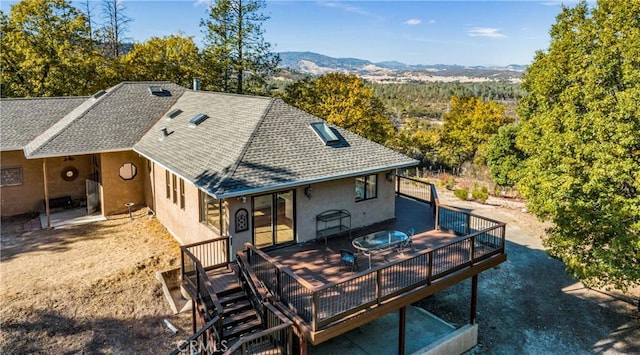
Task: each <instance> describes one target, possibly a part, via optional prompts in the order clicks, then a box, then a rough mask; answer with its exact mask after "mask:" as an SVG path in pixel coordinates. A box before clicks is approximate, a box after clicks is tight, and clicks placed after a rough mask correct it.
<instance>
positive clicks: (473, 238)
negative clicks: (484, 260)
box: [469, 235, 476, 266]
mask: <svg viewBox="0 0 640 355" xmlns="http://www.w3.org/2000/svg"><path fill="white" fill-rule="evenodd" d="M469 241H470V242H471V245H470V246H469V253H471V254H470V260H471V266H473V265H474V264H475V263H476V236H475V235H473V236H471V238H470V240H469Z"/></svg>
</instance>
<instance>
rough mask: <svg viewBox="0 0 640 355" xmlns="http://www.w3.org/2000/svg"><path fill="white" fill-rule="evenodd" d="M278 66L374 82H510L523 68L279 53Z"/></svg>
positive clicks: (519, 74)
mask: <svg viewBox="0 0 640 355" xmlns="http://www.w3.org/2000/svg"><path fill="white" fill-rule="evenodd" d="M278 55H279V56H280V60H281V62H280V67H281V68H285V69H289V70H294V71H298V72H302V73H305V74H312V75H322V74H326V73H330V72H342V73H354V74H358V75H360V76H362V77H365V78H367V79H370V80H375V81H503V80H506V81H512V82H517V81H519V80H520V77H521V75H522V73H523V72H524V70H525V69H526V66H525V65H520V64H511V65H508V66H504V67H501V66H482V65H474V66H463V65H458V64H405V63H402V62H399V61H395V60H390V61H382V62H372V61H370V60H366V59H360V58H351V57H347V58H335V57H330V56H327V55H323V54H320V53H316V52H310V51H305V52H279V53H278Z"/></svg>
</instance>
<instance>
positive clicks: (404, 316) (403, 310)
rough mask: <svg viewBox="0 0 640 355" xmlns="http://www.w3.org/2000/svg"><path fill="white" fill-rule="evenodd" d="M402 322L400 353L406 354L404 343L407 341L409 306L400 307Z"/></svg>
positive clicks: (399, 338)
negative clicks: (406, 330)
mask: <svg viewBox="0 0 640 355" xmlns="http://www.w3.org/2000/svg"><path fill="white" fill-rule="evenodd" d="M398 318H399V319H400V324H399V327H398V329H399V331H398V355H404V343H405V338H406V337H405V333H406V332H405V327H406V324H407V307H406V306H404V307H402V308H400V317H398Z"/></svg>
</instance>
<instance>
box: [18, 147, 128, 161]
mask: <svg viewBox="0 0 640 355" xmlns="http://www.w3.org/2000/svg"><path fill="white" fill-rule="evenodd" d="M132 150H133V149H132V148H119V149H102V150H90V151H84V152H65V153H52V154H30V155H27V152H26V148H25V149H23V152H24V156H25V157H26V158H27V159H44V158H60V157H68V156H74V155H89V154H101V153H118V152H127V151H132Z"/></svg>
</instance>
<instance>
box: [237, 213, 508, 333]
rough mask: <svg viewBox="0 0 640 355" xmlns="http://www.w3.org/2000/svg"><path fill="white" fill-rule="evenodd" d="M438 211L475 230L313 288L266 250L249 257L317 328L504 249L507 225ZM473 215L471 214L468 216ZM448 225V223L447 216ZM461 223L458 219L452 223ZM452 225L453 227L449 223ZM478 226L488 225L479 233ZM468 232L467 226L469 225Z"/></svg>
mask: <svg viewBox="0 0 640 355" xmlns="http://www.w3.org/2000/svg"><path fill="white" fill-rule="evenodd" d="M437 210H438V212H439V214H442V213H441V212H445V213H444V214H445V215H446V214H447V213H449V212H451V213H453V212H455V215H456V219H455V220H456V221H457V219H458V218H459V216H458V213H462V215H464V218H463V219H464V220H465V221H468V222H466V223H467V225H469V226H470V227H469V228H468V230H470V231H472V232H471V233H470V234H468V235H466V236H464V237H463V238H459V239H457V240H455V241H453V242H451V243H448V244H446V245H443V246H440V247H438V248H435V249H432V250H423V251H421V252H418V253H416V254H415V255H413V256H412V257H410V258H408V259H404V260H398V261H395V262H391V263H387V264H384V265H381V266H378V267H375V268H372V269H369V270H366V271H362V272H359V273H356V274H354V275H350V276H347V277H344V278H342V279H340V280H338V281H335V282H331V283H327V284H324V285H322V286H313V285H311V284H310V283H309V282H307V281H306V280H304V279H303V278H302V277H300V276H298V275H296V274H295V273H294V272H293V271H292V270H291V269H289V268H287V267H285V266H284V265H282V264H280V263H278V262H277V261H275V260H274V259H273V258H271V257H270V256H269V255H267V254H266V253H264V252H263V251H261V250H259V249H257V248H256V247H254V246H253V245H251V244H246V248H247V253H248V254H247V255H248V261H249V264H250V265H251V268H252V269H253V271H254V272H255V274H256V276H257V277H258V278H259V279H260V280H261V281H262V282H263V283H264V284H265V285H266V287H267V288H268V289H269V290H270V291H271V292H272V293H273V294H274V295H275V297H276V299H277V300H278V301H280V302H282V303H283V304H285V305H286V306H287V308H288V309H289V310H291V311H292V312H294V313H295V314H297V315H298V316H300V317H301V318H302V319H303V320H305V321H306V322H307V323H308V324H309V325H310V326H311V329H312V330H313V331H317V330H319V329H322V328H324V327H326V326H327V325H329V324H331V323H332V322H334V321H337V320H341V319H345V318H347V317H349V316H351V315H354V314H355V313H357V312H359V311H360V310H362V309H364V308H368V307H371V306H376V305H380V304H382V303H384V302H385V301H386V300H388V299H389V298H391V297H394V296H397V295H399V294H401V293H404V292H407V291H409V290H411V289H414V288H417V287H420V286H423V285H425V284H426V285H430V284H432V283H435V282H439V281H441V280H443V279H444V278H445V277H446V276H447V275H450V274H452V273H454V272H456V271H459V270H462V269H465V268H470V267H472V266H474V265H476V264H477V263H478V262H481V261H482V260H484V259H487V258H489V257H491V256H493V255H497V254H503V253H504V244H505V224H504V223H500V222H497V221H493V220H491V219H488V218H484V217H481V216H477V215H471V214H469V213H467V212H464V211H462V210H457V209H454V208H451V207H445V206H438V207H437ZM467 215H470V216H467ZM443 218H444V219H443V221H444V222H445V223H444V224H443V225H444V226H449V224H448V220H447V219H446V218H448V217H443ZM453 226H455V227H456V228H457V227H460V226H459V225H458V224H457V223H453V224H452V225H451V226H449V227H453ZM447 228H448V227H447ZM476 228H484V229H480V230H477V231H476ZM465 230H467V228H466V226H465Z"/></svg>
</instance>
